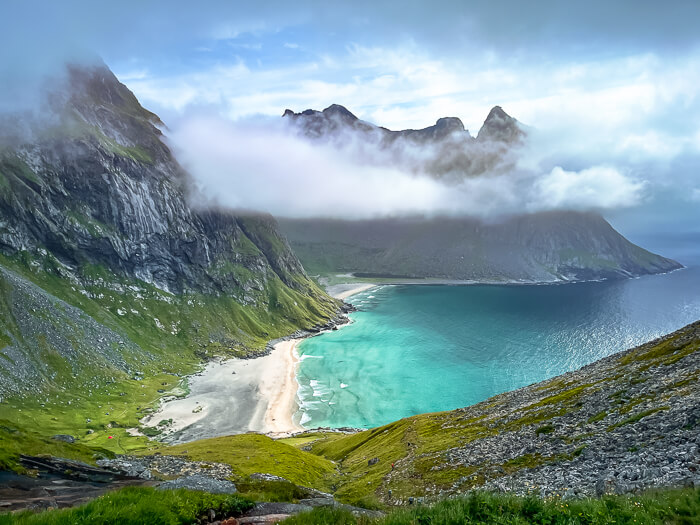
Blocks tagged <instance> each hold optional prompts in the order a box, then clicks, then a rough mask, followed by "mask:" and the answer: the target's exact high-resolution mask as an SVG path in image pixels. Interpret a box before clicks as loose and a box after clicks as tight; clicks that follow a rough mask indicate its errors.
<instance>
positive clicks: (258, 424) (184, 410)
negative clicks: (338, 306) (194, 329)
mask: <svg viewBox="0 0 700 525" xmlns="http://www.w3.org/2000/svg"><path fill="white" fill-rule="evenodd" d="M374 286H376V285H374V284H370V283H352V284H341V285H336V286H335V287H329V290H328V292H329V294H330V295H332V296H333V297H335V298H336V299H341V300H343V299H346V298H348V297H350V296H351V295H353V294H356V293H359V292H362V291H365V290H368V289H370V288H373V287H374ZM330 288H334V289H330ZM300 341H302V340H301V339H290V340H288V341H281V342H279V343H277V344H276V345H275V346H274V349H273V350H272V352H270V353H269V354H268V355H265V356H263V357H258V358H255V359H230V360H228V361H214V362H211V363H209V364H208V365H207V366H206V367H205V368H204V369H203V370H202V371H201V372H199V373H198V374H195V375H193V376H190V377H189V391H190V392H189V394H188V395H187V396H186V397H184V398H182V399H175V400H172V401H167V402H165V403H162V404H161V406H160V408H159V410H157V411H156V412H155V413H153V414H151V415H150V416H148V417H146V418H144V419H143V420H142V424H143V425H145V426H151V427H156V426H158V424H159V423H160V422H162V421H166V422H167V421H170V423H169V424H167V425H165V426H160V427H159V428H163V429H165V432H164V434H163V435H162V436H161V439H162V440H163V441H166V442H168V443H186V442H188V441H194V440H197V439H205V438H209V437H215V436H224V435H230V434H241V433H245V432H260V433H263V434H268V435H270V436H272V437H283V436H287V435H290V434H293V433H295V432H301V431H303V430H304V428H303V427H302V426H301V425H299V424H298V423H296V422H295V421H294V415H295V414H296V412H297V411H298V409H299V405H298V403H297V392H298V390H299V384H298V382H297V378H296V371H297V366H298V363H299V358H298V355H297V353H296V348H297V345H298V344H299V342H300Z"/></svg>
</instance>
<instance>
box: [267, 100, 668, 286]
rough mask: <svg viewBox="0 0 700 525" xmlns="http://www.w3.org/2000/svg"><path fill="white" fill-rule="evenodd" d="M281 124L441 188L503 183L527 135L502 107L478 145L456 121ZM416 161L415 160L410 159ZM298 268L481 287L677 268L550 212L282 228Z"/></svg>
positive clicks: (344, 114)
mask: <svg viewBox="0 0 700 525" xmlns="http://www.w3.org/2000/svg"><path fill="white" fill-rule="evenodd" d="M284 118H286V119H289V121H290V122H291V123H292V124H293V125H294V126H296V128H297V129H298V130H299V132H300V133H302V134H303V135H305V136H307V137H309V138H310V139H311V140H314V141H329V142H332V143H336V145H337V144H340V146H339V147H342V143H343V141H346V140H347V137H348V136H351V137H352V138H353V139H354V140H359V141H368V143H369V142H372V143H374V144H376V145H378V146H377V147H378V148H379V150H381V151H385V152H388V153H387V156H388V158H390V159H392V162H394V163H395V165H396V166H399V167H401V168H402V169H408V170H410V169H412V168H411V166H409V165H408V164H411V163H412V164H413V166H414V168H415V166H416V165H418V166H419V168H420V170H421V171H422V172H423V173H427V174H429V175H430V176H433V177H435V178H437V179H439V180H442V181H444V182H445V183H446V184H450V183H458V182H460V181H461V180H464V179H465V178H473V177H480V176H488V175H487V174H494V173H495V174H507V173H508V172H509V170H512V169H513V167H514V166H515V160H516V157H517V153H518V149H519V148H520V147H521V146H522V145H523V144H525V142H526V140H527V131H526V128H525V127H524V126H522V125H521V124H520V123H519V122H518V121H517V120H516V119H514V118H513V117H511V116H510V115H508V114H507V113H506V112H505V111H503V109H502V108H501V107H499V106H496V107H494V108H493V109H492V110H491V111H490V112H489V114H488V116H487V118H486V120H485V121H484V124H483V126H482V127H481V129H480V130H479V132H478V134H477V136H476V138H475V137H472V136H471V135H470V134H469V131H467V130H466V129H464V125H463V124H462V122H461V121H460V120H459V119H458V118H454V117H446V118H441V119H439V120H438V121H437V122H436V123H435V125H433V126H429V127H427V128H424V129H419V130H403V131H390V130H387V129H385V128H380V127H377V126H374V125H372V124H369V123H366V122H363V121H361V120H359V119H357V118H356V117H355V116H354V115H353V114H352V113H350V112H349V111H348V110H347V109H345V108H343V107H342V106H338V105H333V106H330V107H328V108H326V109H325V110H323V111H313V110H307V111H304V112H302V113H294V112H292V111H290V110H287V111H286V112H285V114H284ZM416 151H420V152H422V153H421V154H420V155H416V154H415V152H416ZM280 225H281V227H282V230H283V231H284V233H285V235H286V236H287V238H288V239H289V241H290V243H291V244H292V247H293V248H294V251H295V252H296V253H297V255H298V256H299V258H300V259H301V261H302V262H303V264H304V266H305V267H306V268H307V269H308V270H309V271H313V272H315V273H335V272H342V273H346V272H355V273H357V274H360V275H365V276H379V277H417V278H424V277H434V278H440V279H453V280H475V281H485V282H504V281H516V282H554V281H575V280H588V279H602V278H616V277H617V278H619V277H630V276H636V275H644V274H650V273H660V272H667V271H670V270H674V269H677V268H680V267H681V265H680V264H678V263H677V262H675V261H673V260H670V259H667V258H664V257H661V256H658V255H655V254H652V253H650V252H648V251H646V250H644V249H642V248H640V247H638V246H636V245H634V244H632V243H630V242H629V241H627V240H626V239H625V238H624V237H623V236H622V235H620V234H619V233H618V232H616V231H615V230H614V229H613V228H612V226H610V224H608V223H607V222H606V221H605V219H603V217H601V216H600V215H599V214H597V213H583V212H576V211H552V212H540V213H532V214H527V215H521V216H515V217H512V216H511V217H504V218H502V219H501V220H497V221H493V222H485V221H481V220H479V219H474V218H463V217H462V218H460V217H452V218H431V219H425V218H406V219H372V220H362V221H345V220H335V219H280Z"/></svg>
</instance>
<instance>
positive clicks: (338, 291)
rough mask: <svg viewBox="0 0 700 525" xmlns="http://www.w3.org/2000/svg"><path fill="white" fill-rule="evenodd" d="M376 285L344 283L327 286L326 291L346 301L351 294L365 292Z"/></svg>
mask: <svg viewBox="0 0 700 525" xmlns="http://www.w3.org/2000/svg"><path fill="white" fill-rule="evenodd" d="M375 286H377V285H376V284H372V283H342V284H334V285H331V286H327V287H326V292H328V295H330V296H331V297H333V298H335V299H340V300H341V301H344V300H345V299H347V298H348V297H350V296H351V295H355V294H356V293H360V292H364V291H365V290H369V289H370V288H374V287H375Z"/></svg>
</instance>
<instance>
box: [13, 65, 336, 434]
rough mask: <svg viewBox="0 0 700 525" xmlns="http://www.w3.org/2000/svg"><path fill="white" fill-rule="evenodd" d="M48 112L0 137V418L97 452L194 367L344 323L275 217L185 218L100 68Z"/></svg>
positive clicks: (65, 90)
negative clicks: (90, 442)
mask: <svg viewBox="0 0 700 525" xmlns="http://www.w3.org/2000/svg"><path fill="white" fill-rule="evenodd" d="M49 107H50V111H49V110H47V111H48V114H47V115H45V116H44V117H42V118H41V119H37V118H35V117H30V116H28V117H26V118H25V117H24V116H23V117H22V118H21V119H19V120H18V122H21V123H22V124H23V125H22V126H16V127H3V129H4V130H8V129H10V130H14V131H13V132H12V133H10V134H8V133H5V135H3V136H2V144H1V145H2V147H1V148H0V188H1V189H2V191H1V192H0V292H1V293H0V399H2V403H1V404H0V418H9V419H13V420H16V421H19V422H23V423H27V424H30V425H33V426H42V427H44V429H45V430H46V431H47V432H52V431H59V430H62V431H66V432H67V433H70V434H74V433H76V432H82V433H85V432H88V431H92V432H94V434H90V435H89V436H88V437H87V438H86V439H98V436H100V439H106V435H104V434H106V433H107V428H106V426H107V425H110V426H112V427H114V426H119V425H122V424H127V423H128V424H130V425H132V426H134V425H136V413H135V410H136V408H139V407H140V408H144V407H145V406H147V405H148V403H150V402H152V401H153V400H154V398H156V397H157V396H158V394H159V392H157V391H165V390H169V389H172V388H173V387H175V386H177V384H178V382H179V376H181V375H182V374H184V373H188V372H192V371H193V370H194V369H195V367H196V365H197V363H199V362H201V360H202V358H206V357H207V356H211V355H214V354H219V355H221V354H234V355H250V354H254V353H256V352H260V351H262V350H263V349H264V346H265V343H266V341H268V340H269V339H272V338H275V337H280V336H283V335H287V334H289V333H291V332H293V331H295V330H298V329H303V328H309V327H312V326H314V325H318V324H324V323H326V322H327V321H328V320H329V319H330V318H331V317H333V316H334V315H336V314H337V312H338V303H337V302H336V301H334V300H332V299H331V298H330V297H328V296H327V295H326V294H325V293H324V292H323V291H322V290H321V289H319V288H318V287H317V286H316V284H315V283H313V281H311V280H310V279H309V278H308V277H307V275H306V274H305V272H304V269H303V268H302V266H301V264H300V263H299V261H298V259H297V258H296V256H295V255H294V254H293V253H292V251H291V249H290V247H289V245H288V244H287V242H286V240H285V239H284V237H283V236H282V235H281V234H280V233H279V231H278V228H277V224H276V222H275V221H274V219H273V218H272V217H270V216H265V215H247V216H243V215H237V214H235V213H233V212H230V211H226V210H221V209H215V208H210V209H203V208H195V207H193V206H191V205H190V201H191V200H192V199H191V198H190V194H191V191H190V189H189V187H190V185H191V181H190V179H189V177H188V175H187V174H186V173H185V172H184V171H183V169H182V168H181V167H180V166H179V165H178V163H177V161H176V160H175V158H174V157H173V156H172V154H171V153H170V150H169V149H168V147H167V146H166V145H165V144H164V143H163V142H162V141H161V132H160V131H159V129H158V128H157V127H156V125H161V123H160V121H159V120H158V117H156V116H155V115H153V114H152V113H150V112H148V111H147V110H145V109H144V108H142V107H141V105H140V104H139V103H138V101H137V100H136V98H135V97H134V95H133V94H132V93H131V92H130V91H129V90H128V89H127V88H126V87H125V86H124V85H122V84H121V83H119V81H118V80H117V79H116V78H115V77H114V75H113V74H112V73H111V72H110V71H109V70H108V69H107V68H106V67H105V66H103V65H96V66H93V67H83V68H77V67H70V68H69V69H68V74H67V78H66V81H65V85H63V86H58V87H56V89H55V90H54V92H53V93H52V95H51V96H50V97H49ZM117 404H119V405H120V406H122V407H126V408H123V409H120V410H119V414H118V415H115V414H114V412H113V411H112V410H110V409H109V408H107V407H109V406H112V405H115V406H116V405H117ZM88 420H90V421H89V422H88ZM105 444H108V443H107V442H106V440H105ZM109 444H110V445H111V442H110V443H109Z"/></svg>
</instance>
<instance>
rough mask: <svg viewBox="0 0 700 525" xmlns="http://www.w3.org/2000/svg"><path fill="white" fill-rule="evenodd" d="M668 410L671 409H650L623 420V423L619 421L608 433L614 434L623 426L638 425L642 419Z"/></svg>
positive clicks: (611, 426)
mask: <svg viewBox="0 0 700 525" xmlns="http://www.w3.org/2000/svg"><path fill="white" fill-rule="evenodd" d="M668 409H669V407H667V406H662V407H656V408H650V409H649V410H644V411H643V412H639V413H638V414H635V415H633V416H632V417H628V418H627V419H623V420H622V421H618V422H617V423H615V424H614V425H610V426H609V427H608V432H612V431H613V430H615V429H616V428H620V427H622V426H625V425H629V424H631V423H636V422H637V421H639V420H640V419H643V418H645V417H647V416H650V415H652V414H655V413H657V412H661V411H662V410H668Z"/></svg>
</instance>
